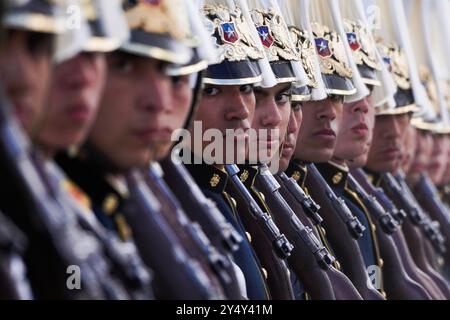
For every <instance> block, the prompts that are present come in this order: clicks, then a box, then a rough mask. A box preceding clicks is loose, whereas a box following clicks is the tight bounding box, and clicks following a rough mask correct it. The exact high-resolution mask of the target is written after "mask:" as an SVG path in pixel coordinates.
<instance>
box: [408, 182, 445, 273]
mask: <svg viewBox="0 0 450 320" xmlns="http://www.w3.org/2000/svg"><path fill="white" fill-rule="evenodd" d="M414 192H415V195H416V199H417V201H418V202H419V204H420V205H421V206H422V208H423V209H424V210H425V211H427V212H428V213H429V215H430V216H431V217H432V218H433V219H434V220H437V221H438V222H439V225H440V227H441V231H442V233H443V235H444V237H445V248H446V252H445V253H443V254H442V256H443V258H444V260H445V262H446V264H447V265H449V264H450V249H449V248H450V215H449V212H447V209H446V208H445V206H444V205H443V204H442V202H441V201H440V199H439V198H438V192H437V190H436V187H435V186H434V185H433V183H432V182H431V181H430V179H429V177H428V176H426V175H422V176H421V177H420V179H419V182H418V183H417V184H416V186H414Z"/></svg>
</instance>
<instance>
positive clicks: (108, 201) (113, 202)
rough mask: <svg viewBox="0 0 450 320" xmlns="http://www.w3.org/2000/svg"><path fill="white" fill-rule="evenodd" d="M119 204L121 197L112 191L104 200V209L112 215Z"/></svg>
mask: <svg viewBox="0 0 450 320" xmlns="http://www.w3.org/2000/svg"><path fill="white" fill-rule="evenodd" d="M118 206H119V199H118V198H117V196H116V195H115V194H112V193H111V194H109V195H108V196H107V197H106V198H105V200H104V201H103V206H102V209H103V211H104V212H105V213H106V214H108V215H110V214H112V213H113V212H114V211H116V210H117V207H118Z"/></svg>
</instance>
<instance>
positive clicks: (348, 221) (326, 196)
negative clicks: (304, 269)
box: [307, 164, 366, 239]
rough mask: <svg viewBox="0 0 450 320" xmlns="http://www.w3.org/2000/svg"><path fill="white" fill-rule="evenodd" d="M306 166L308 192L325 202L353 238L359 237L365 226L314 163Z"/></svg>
mask: <svg viewBox="0 0 450 320" xmlns="http://www.w3.org/2000/svg"><path fill="white" fill-rule="evenodd" d="M307 168H308V175H307V183H308V184H309V185H310V189H311V190H310V192H311V194H312V196H313V198H315V199H316V200H317V199H320V200H321V201H322V202H326V203H327V206H328V207H329V209H332V210H333V212H334V214H335V215H336V216H338V217H339V218H340V219H341V220H342V222H343V223H344V224H345V225H346V226H347V229H348V231H349V232H350V234H351V235H352V237H353V238H355V239H359V238H361V236H362V234H363V232H364V230H365V229H366V228H365V227H364V226H363V225H362V224H361V222H359V220H358V218H356V217H355V216H354V215H353V213H352V212H351V211H350V209H349V208H348V207H347V205H346V204H345V202H344V200H343V199H341V198H339V197H337V196H336V194H335V193H334V192H333V190H332V189H331V187H330V186H329V185H328V184H327V182H326V181H325V179H324V178H323V177H322V175H321V174H320V172H319V170H317V168H316V166H315V165H314V164H308V165H307ZM308 177H310V179H308Z"/></svg>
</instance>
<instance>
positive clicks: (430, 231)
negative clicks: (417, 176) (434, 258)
mask: <svg viewBox="0 0 450 320" xmlns="http://www.w3.org/2000/svg"><path fill="white" fill-rule="evenodd" d="M396 179H397V181H398V183H399V184H400V186H401V188H402V189H403V191H404V192H405V196H406V197H407V198H408V201H409V202H410V203H411V204H412V206H414V207H415V208H416V209H417V211H418V212H419V213H418V215H420V217H421V221H420V224H419V227H420V228H421V229H422V230H423V232H424V234H425V235H426V236H427V238H428V240H430V242H431V244H432V245H433V247H434V249H435V250H436V251H437V252H438V253H439V254H444V253H445V251H446V250H447V248H446V247H445V238H444V236H443V235H442V233H441V231H440V230H439V222H437V221H432V220H431V218H430V216H429V215H428V214H427V213H426V212H424V211H423V210H422V207H421V206H420V204H419V203H418V202H417V199H416V198H415V197H414V195H413V194H412V191H411V189H410V188H409V186H408V184H407V183H406V179H405V175H404V173H403V172H399V173H398V174H397V176H396ZM416 225H417V224H416Z"/></svg>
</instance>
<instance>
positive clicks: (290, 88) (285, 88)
mask: <svg viewBox="0 0 450 320" xmlns="http://www.w3.org/2000/svg"><path fill="white" fill-rule="evenodd" d="M285 91H287V93H289V94H291V92H292V84H291V83H288V84H286V87H284V88H282V89H280V90H279V91H278V94H280V93H283V92H285Z"/></svg>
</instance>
